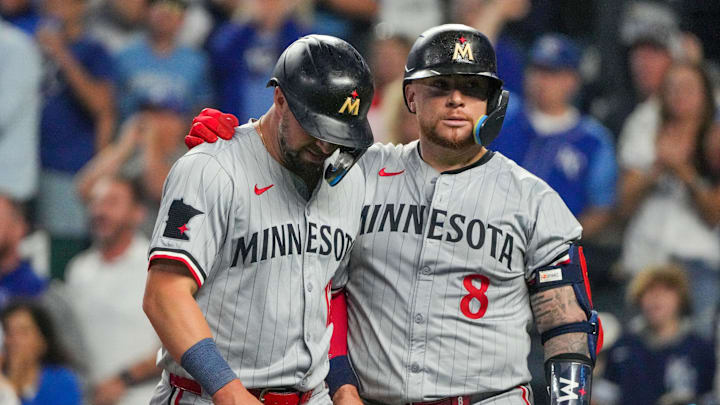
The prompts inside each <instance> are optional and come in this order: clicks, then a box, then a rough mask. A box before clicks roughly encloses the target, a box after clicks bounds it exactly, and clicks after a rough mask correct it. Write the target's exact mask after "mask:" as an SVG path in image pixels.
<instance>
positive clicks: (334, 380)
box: [325, 356, 358, 398]
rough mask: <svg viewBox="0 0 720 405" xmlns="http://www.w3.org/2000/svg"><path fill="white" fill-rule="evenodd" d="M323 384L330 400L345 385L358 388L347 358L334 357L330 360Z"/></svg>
mask: <svg viewBox="0 0 720 405" xmlns="http://www.w3.org/2000/svg"><path fill="white" fill-rule="evenodd" d="M325 382H326V383H327V385H328V389H329V390H330V398H332V397H333V395H335V391H337V390H338V389H339V388H340V387H342V386H343V385H345V384H351V385H354V386H355V387H357V386H358V380H357V377H355V372H354V371H353V369H352V366H351V365H350V360H348V357H347V356H336V357H333V358H332V359H330V372H329V373H328V375H327V377H325Z"/></svg>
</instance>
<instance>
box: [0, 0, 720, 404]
mask: <svg viewBox="0 0 720 405" xmlns="http://www.w3.org/2000/svg"><path fill="white" fill-rule="evenodd" d="M444 22H456V23H462V24H466V25H470V26H473V27H475V28H477V29H479V30H480V31H481V32H483V33H484V34H486V35H487V36H488V37H489V38H490V39H491V41H492V42H493V44H494V45H495V47H496V49H497V56H498V70H499V76H500V78H501V79H502V80H503V81H504V85H505V87H506V88H507V89H509V90H511V99H510V100H511V102H510V106H509V109H508V115H507V117H506V119H505V123H504V125H503V130H502V132H501V134H500V136H499V137H498V139H497V140H496V141H495V142H494V143H493V144H492V145H490V147H489V148H490V149H492V150H496V151H498V152H500V153H502V154H504V155H506V156H508V157H510V158H511V159H513V160H515V161H516V162H518V163H519V164H520V165H522V166H523V167H525V168H526V169H528V170H529V171H531V172H532V173H534V174H535V175H537V176H539V177H540V178H542V179H543V180H545V181H546V182H547V183H548V184H550V185H551V186H552V187H553V188H554V189H555V190H556V191H558V193H559V194H560V196H561V197H562V198H563V200H564V201H565V203H566V204H567V206H568V207H569V208H570V210H571V211H572V212H573V213H574V214H575V215H576V216H577V218H578V219H579V220H580V222H581V224H582V225H583V228H584V233H583V244H584V246H585V252H586V256H587V258H588V261H589V266H590V278H591V282H592V285H593V290H594V297H593V298H594V300H595V306H596V307H598V308H599V309H600V310H601V311H604V312H603V314H602V316H601V319H602V321H603V323H604V324H605V332H606V333H605V345H604V349H603V351H602V354H601V357H600V361H599V363H598V367H596V382H595V385H594V390H593V402H594V404H596V405H604V404H608V405H609V404H630V403H633V404H688V403H704V404H714V403H719V402H720V372H718V376H717V377H716V375H715V369H716V368H717V366H718V364H717V361H716V351H717V350H718V349H719V348H720V333H718V329H720V328H719V326H718V325H720V322H718V316H717V314H718V313H719V312H720V311H719V310H718V308H720V288H719V287H720V228H719V227H718V224H719V223H720V113H719V111H720V110H719V109H718V107H717V101H718V100H720V91H719V89H720V86H719V83H720V70H718V62H720V41H717V39H718V37H717V24H718V23H720V2H714V1H702V0H694V1H691V0H687V1H671V0H667V1H648V0H642V1H641V0H636V1H623V0H581V1H552V0H533V1H531V0H387V1H384V0H0V311H1V315H0V320H1V321H2V342H3V344H2V350H1V352H0V360H1V364H2V367H1V371H2V373H0V404H19V403H22V404H38V405H40V404H60V405H63V404H68V405H71V404H80V403H90V404H95V405H111V404H138V403H147V400H148V399H149V397H150V393H151V392H152V389H153V387H154V384H155V382H156V381H157V378H158V376H159V370H158V369H157V368H156V367H155V354H156V352H157V349H158V348H159V345H160V343H159V340H158V338H157V337H156V335H155V333H154V331H153V329H152V327H151V326H150V324H149V322H148V321H147V319H146V317H145V315H144V314H143V312H142V309H141V301H142V294H143V290H144V283H145V270H146V268H147V246H148V237H149V235H150V234H151V233H152V230H153V227H154V224H155V219H156V218H155V213H156V211H157V208H158V204H159V201H160V198H161V194H162V187H163V182H164V179H165V177H166V175H167V173H168V172H169V170H170V167H171V166H172V164H173V162H174V161H175V160H176V159H177V158H178V157H179V156H181V155H182V154H183V153H184V152H185V151H186V147H185V145H184V144H183V137H184V135H185V134H186V133H187V130H188V128H189V123H190V120H191V119H192V117H193V116H194V115H195V114H197V113H198V112H199V111H200V109H202V108H203V107H214V108H217V109H220V110H222V111H224V112H228V113H232V114H235V115H237V116H238V118H239V119H240V122H246V121H247V120H248V119H250V118H253V117H255V118H257V117H258V116H259V115H260V114H261V113H263V112H264V111H265V110H266V109H267V108H268V106H269V105H270V104H271V103H272V91H271V90H268V89H267V88H266V84H267V81H268V79H269V78H270V73H271V70H272V68H273V66H274V62H275V61H276V60H277V58H278V56H279V55H280V53H281V51H282V50H283V49H284V48H285V47H286V46H287V45H289V44H290V43H291V42H293V41H294V40H295V39H297V38H299V37H300V36H302V35H304V34H307V33H322V34H329V35H335V36H338V37H341V38H344V39H346V40H348V41H349V42H351V43H352V44H353V45H355V46H356V47H357V48H358V49H359V50H360V51H361V53H363V55H365V56H366V58H367V60H368V61H369V62H370V64H371V68H372V70H373V73H374V75H375V87H376V91H375V94H376V97H375V99H374V100H373V105H372V108H371V111H370V113H369V119H370V121H371V126H372V129H373V132H374V134H375V138H376V140H377V141H379V142H392V143H407V142H410V141H412V140H414V139H416V138H417V136H418V128H417V123H416V121H415V119H414V118H413V116H412V115H410V113H409V112H408V111H407V110H406V108H405V103H404V100H403V96H402V94H403V92H402V76H403V66H404V63H405V58H406V56H407V53H408V51H409V48H410V46H411V44H412V42H413V41H414V40H415V38H416V37H417V35H418V34H420V33H421V32H422V31H424V30H425V29H427V28H429V27H431V26H433V25H437V24H440V23H444ZM538 340H539V339H538ZM541 356H542V355H541V354H540V351H533V353H532V354H531V368H532V369H533V370H532V371H533V373H534V374H535V379H534V382H533V384H534V389H535V392H536V395H535V397H536V403H537V404H544V403H546V396H545V395H543V393H544V388H543V387H544V378H543V375H542V374H543V372H542V369H543V368H542V357H541Z"/></svg>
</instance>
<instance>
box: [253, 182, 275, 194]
mask: <svg viewBox="0 0 720 405" xmlns="http://www.w3.org/2000/svg"><path fill="white" fill-rule="evenodd" d="M272 186H274V184H271V185H269V186H267V187H263V188H258V186H257V184H256V185H255V194H257V195H260V194H262V193H264V192H266V191H268V190H270V187H272Z"/></svg>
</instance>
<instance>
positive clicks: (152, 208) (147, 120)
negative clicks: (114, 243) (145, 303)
mask: <svg viewBox="0 0 720 405" xmlns="http://www.w3.org/2000/svg"><path fill="white" fill-rule="evenodd" d="M141 105H142V107H141V109H140V111H138V112H137V113H135V114H134V115H133V116H132V117H130V118H129V119H127V120H126V121H125V122H124V123H123V126H122V128H121V129H120V132H119V135H118V140H117V141H116V142H114V143H113V144H111V145H110V146H108V147H107V148H105V149H104V150H102V151H101V152H100V153H99V154H98V155H96V156H95V157H94V158H93V159H92V160H91V161H90V162H89V163H88V164H87V166H86V167H84V168H83V169H82V170H81V171H80V173H78V177H77V187H78V191H79V193H80V195H82V196H83V198H84V199H85V200H88V199H89V197H90V191H91V190H92V189H93V187H94V186H95V184H96V183H97V182H98V181H99V180H100V179H102V178H103V177H107V176H111V177H112V176H117V175H122V176H124V177H127V178H130V179H133V180H134V181H136V182H138V183H139V184H140V186H141V191H142V193H141V196H140V199H141V201H142V203H143V204H144V205H145V206H146V208H147V210H148V212H150V213H155V212H157V210H158V207H159V204H160V198H161V197H162V188H163V183H164V182H165V177H167V174H168V173H169V172H170V168H171V167H172V165H173V163H175V161H176V160H177V159H178V158H179V157H180V156H182V155H183V153H185V151H186V148H185V146H184V145H183V136H184V135H185V132H186V131H185V128H186V127H187V120H186V119H185V111H183V110H182V101H181V100H174V99H160V100H147V101H144V102H142V104H141ZM154 224H155V217H154V215H150V216H148V217H147V218H146V220H145V221H144V224H143V226H142V229H143V231H144V232H145V233H146V234H148V235H149V234H151V233H152V228H153V226H154Z"/></svg>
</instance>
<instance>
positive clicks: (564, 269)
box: [528, 244, 602, 363]
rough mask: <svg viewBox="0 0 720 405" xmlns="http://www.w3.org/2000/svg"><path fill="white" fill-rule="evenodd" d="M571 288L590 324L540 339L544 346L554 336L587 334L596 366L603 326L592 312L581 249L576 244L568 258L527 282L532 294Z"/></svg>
mask: <svg viewBox="0 0 720 405" xmlns="http://www.w3.org/2000/svg"><path fill="white" fill-rule="evenodd" d="M566 285H569V286H572V288H573V291H574V292H575V298H576V299H577V302H578V304H579V305H580V308H582V310H583V311H584V312H585V316H586V317H587V321H582V322H575V323H570V324H566V325H560V326H557V327H555V328H552V329H550V330H547V331H545V332H543V333H542V334H541V335H540V338H541V339H542V343H543V344H545V342H546V341H547V340H548V339H551V338H553V337H555V336H558V335H562V334H565V333H575V332H583V333H587V334H588V349H589V350H590V356H591V360H592V362H593V363H595V357H596V356H597V353H598V352H599V351H600V348H601V347H602V325H601V324H600V319H599V318H598V315H597V311H595V310H594V309H593V303H592V295H591V293H590V281H589V280H588V275H587V264H586V262H585V256H584V255H583V251H582V247H581V246H579V245H577V244H573V245H572V246H571V247H570V249H569V250H568V252H567V254H566V255H563V256H562V257H561V258H560V259H559V260H557V261H556V262H555V263H553V264H551V265H549V266H545V267H541V268H539V269H537V271H535V274H534V276H533V278H531V279H530V281H529V282H528V288H529V289H530V294H535V293H538V292H541V291H545V290H549V289H552V288H558V287H563V286H566Z"/></svg>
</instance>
